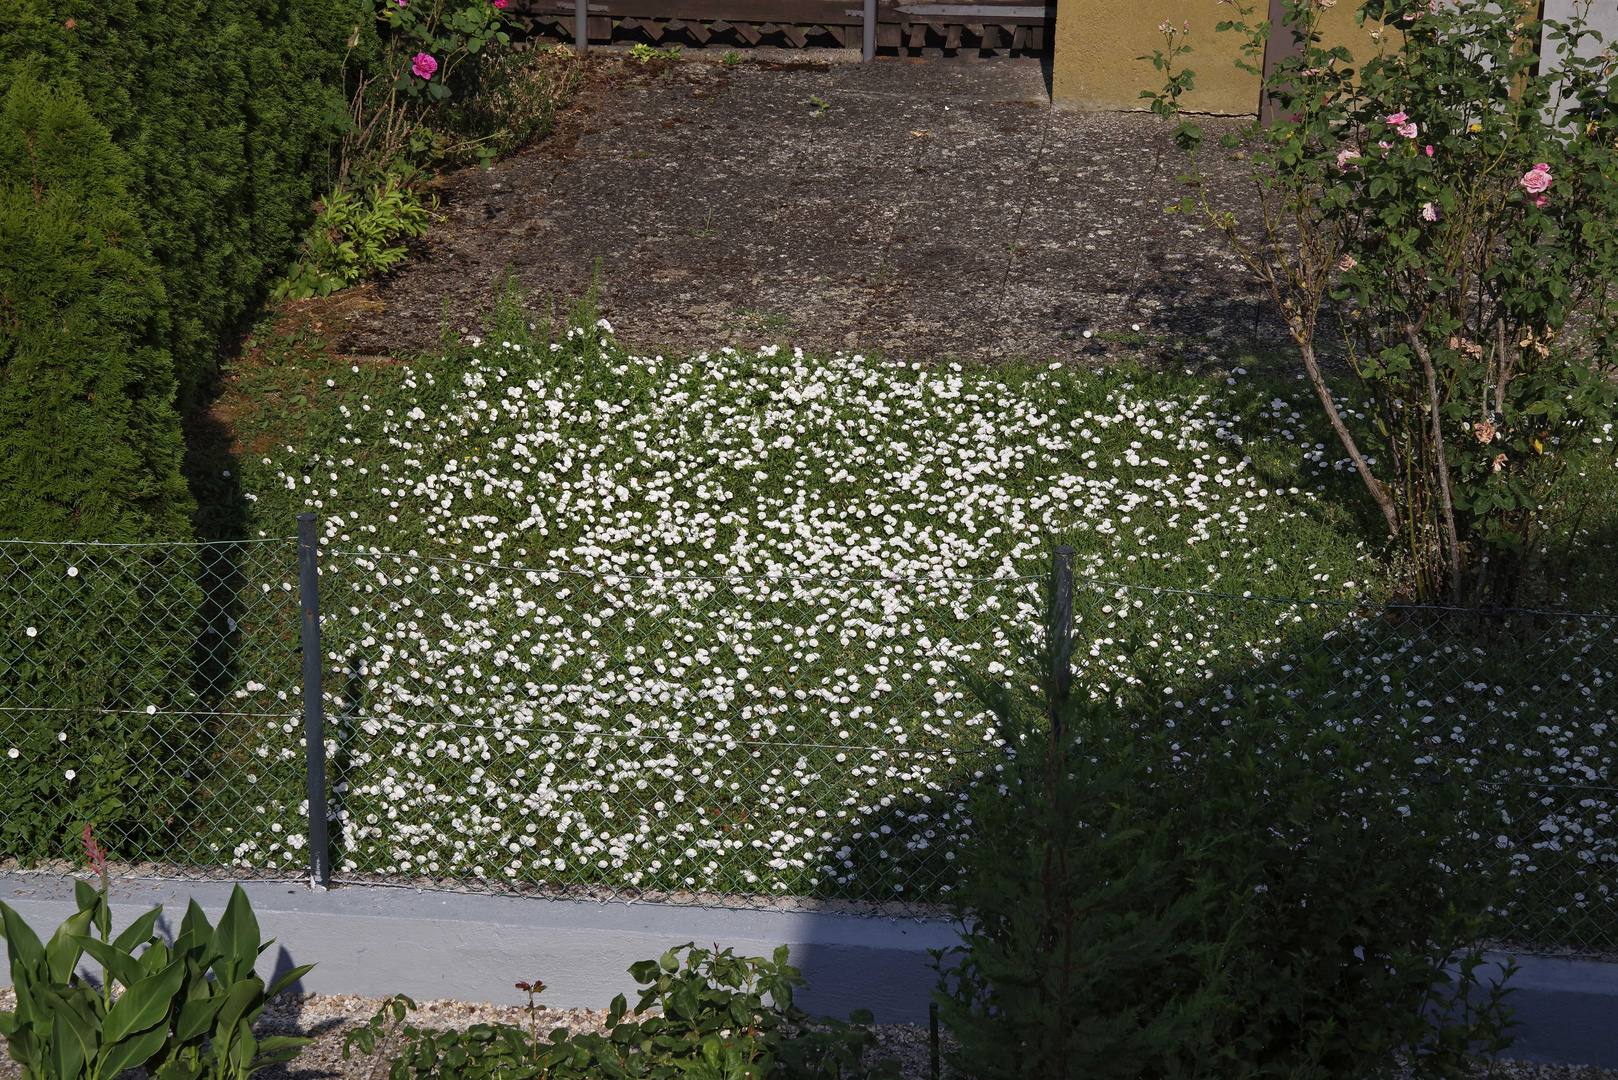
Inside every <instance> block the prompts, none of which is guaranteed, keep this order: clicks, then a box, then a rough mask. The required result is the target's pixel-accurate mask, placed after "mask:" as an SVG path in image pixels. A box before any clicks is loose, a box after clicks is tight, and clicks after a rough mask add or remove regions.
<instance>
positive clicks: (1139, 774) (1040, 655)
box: [937, 593, 1514, 1080]
mask: <svg viewBox="0 0 1618 1080" xmlns="http://www.w3.org/2000/svg"><path fill="white" fill-rule="evenodd" d="M1047 595H1048V596H1050V595H1051V594H1049V593H1048V594H1047ZM1056 607H1057V605H1055V604H1054V603H1051V602H1050V601H1049V600H1047V607H1046V610H1047V612H1051V611H1054V610H1056ZM1058 629H1059V625H1058V622H1057V620H1056V618H1055V617H1054V616H1052V615H1050V614H1047V617H1046V637H1045V639H1044V640H1043V641H1041V642H1037V643H1034V644H1032V645H1030V646H1028V647H1027V651H1026V652H1025V654H1024V657H1023V660H1022V662H1020V663H1014V667H1013V668H1012V670H1013V671H1014V672H1015V676H1014V678H1013V677H1010V676H1005V675H1002V676H1001V677H1000V678H999V679H984V678H979V677H975V676H971V675H970V674H969V673H965V672H963V673H962V674H963V677H964V678H965V679H966V681H967V682H968V684H969V685H970V687H971V689H972V692H973V693H974V695H975V696H977V698H978V700H979V701H981V702H982V704H983V705H984V706H985V707H986V708H988V709H989V710H991V711H992V712H993V714H994V716H995V720H996V724H997V725H998V726H999V728H1000V730H1001V731H1003V732H1004V733H1006V735H1007V736H1008V743H1009V750H1008V754H1007V758H1006V760H1004V761H1003V762H1001V763H999V764H997V765H996V766H994V771H993V774H992V776H991V777H990V778H989V780H988V782H986V783H984V784H983V785H981V786H980V787H979V789H978V791H977V793H976V795H975V797H974V799H973V803H972V818H973V821H974V823H975V825H976V829H977V835H976V836H975V838H974V839H973V840H972V841H971V843H970V844H969V845H968V847H967V849H966V850H965V851H964V852H963V855H962V860H961V861H962V864H963V871H964V873H963V880H962V883H961V886H960V888H959V889H958V890H956V891H955V892H954V893H952V896H951V904H952V905H953V906H954V907H955V908H956V910H957V912H958V914H959V915H960V917H961V919H962V923H963V942H964V945H963V948H962V949H961V950H959V951H957V952H956V953H953V954H949V955H947V956H940V958H939V964H940V969H941V975H942V976H943V978H942V980H941V985H940V989H939V992H938V994H937V997H938V1000H939V1004H940V1013H941V1015H942V1016H943V1018H944V1020H945V1022H946V1023H947V1024H948V1026H949V1028H950V1030H951V1031H952V1033H953V1034H954V1035H955V1037H956V1039H957V1040H958V1042H959V1044H960V1049H959V1050H958V1051H957V1052H956V1054H955V1064H956V1066H957V1067H958V1068H959V1069H960V1070H961V1071H962V1072H964V1073H966V1074H968V1075H972V1076H975V1077H981V1078H984V1080H988V1078H992V1077H1007V1078H1009V1077H1066V1076H1079V1075H1120V1076H1122V1075H1129V1076H1135V1075H1142V1074H1150V1075H1184V1076H1212V1075H1219V1076H1226V1075H1242V1076H1273V1077H1278V1078H1279V1077H1291V1078H1295V1080H1303V1078H1308V1077H1322V1078H1324V1077H1332V1076H1359V1075H1367V1074H1370V1073H1374V1072H1378V1071H1382V1070H1391V1069H1392V1067H1393V1066H1394V1060H1393V1054H1394V1052H1395V1051H1403V1052H1404V1053H1405V1054H1406V1056H1407V1062H1408V1064H1409V1066H1410V1067H1411V1068H1412V1069H1413V1070H1414V1071H1415V1072H1416V1073H1417V1074H1420V1075H1433V1076H1447V1077H1456V1076H1460V1075H1463V1074H1464V1073H1465V1072H1466V1071H1467V1070H1468V1069H1469V1068H1470V1067H1471V1066H1472V1065H1474V1064H1475V1063H1477V1062H1478V1060H1479V1059H1480V1058H1482V1059H1487V1058H1492V1057H1493V1056H1495V1055H1497V1054H1498V1053H1499V1052H1500V1051H1501V1050H1503V1049H1504V1048H1506V1047H1507V1046H1508V1045H1509V1043H1510V1041H1511V1040H1510V1038H1509V1036H1507V1035H1506V1030H1507V1028H1508V1027H1509V1024H1510V1009H1509V1007H1508V1006H1507V1005H1506V1004H1505V996H1506V994H1507V993H1508V991H1507V990H1506V989H1505V988H1504V983H1503V982H1501V983H1495V984H1492V985H1489V986H1484V985H1482V983H1481V980H1480V979H1479V978H1478V969H1479V968H1480V967H1481V966H1482V964H1483V959H1482V952H1481V947H1480V945H1479V942H1480V940H1481V938H1482V936H1483V933H1484V930H1485V928H1486V926H1487V922H1486V913H1487V911H1488V910H1489V909H1490V907H1491V905H1492V904H1493V903H1495V902H1496V901H1498V900H1499V898H1500V896H1501V895H1502V893H1501V892H1500V891H1498V890H1499V889H1500V887H1499V886H1493V887H1491V886H1488V885H1486V884H1485V882H1484V878H1483V875H1480V874H1477V873H1475V872H1474V870H1473V869H1472V867H1475V866H1476V865H1477V862H1476V860H1477V859H1479V858H1480V857H1481V855H1480V853H1479V851H1478V849H1477V848H1475V847H1473V846H1471V841H1470V840H1469V834H1471V833H1472V831H1473V830H1474V829H1475V828H1476V824H1477V823H1475V822H1474V821H1472V820H1470V819H1469V817H1468V812H1467V810H1466V807H1465V803H1464V798H1465V796H1464V793H1463V792H1462V791H1461V781H1460V777H1459V776H1458V775H1450V774H1449V772H1448V768H1449V767H1448V766H1447V765H1445V764H1444V763H1443V762H1442V761H1441V760H1439V759H1435V758H1434V757H1432V756H1430V755H1428V754H1424V753H1423V752H1422V749H1421V746H1422V743H1421V741H1420V740H1411V739H1404V738H1389V737H1388V736H1389V735H1391V734H1393V731H1392V729H1394V728H1396V727H1397V726H1398V725H1400V724H1404V723H1416V724H1419V723H1420V721H1419V719H1414V718H1412V719H1410V720H1401V719H1398V718H1394V719H1388V720H1378V721H1377V722H1374V723H1371V722H1368V723H1363V724H1346V723H1343V722H1341V720H1340V719H1338V720H1333V719H1330V718H1329V717H1328V715H1327V714H1326V713H1325V712H1324V711H1323V710H1322V711H1317V709H1318V708H1319V704H1320V703H1321V702H1323V701H1324V700H1326V699H1327V698H1328V697H1329V695H1328V694H1327V691H1328V690H1329V688H1330V685H1331V679H1330V673H1329V672H1328V671H1327V670H1325V669H1324V668H1322V669H1320V670H1318V671H1310V672H1308V673H1307V678H1306V679H1305V680H1304V682H1303V683H1302V685H1300V686H1298V687H1297V689H1296V692H1289V693H1284V694H1282V693H1273V692H1267V691H1265V690H1264V689H1263V688H1262V687H1260V686H1254V685H1252V684H1251V683H1246V684H1245V685H1243V686H1241V687H1239V689H1240V693H1235V692H1233V694H1232V696H1231V697H1230V698H1228V699H1227V698H1223V695H1217V696H1218V697H1219V698H1221V699H1222V700H1223V701H1224V702H1226V704H1221V705H1220V706H1219V707H1218V708H1205V707H1203V706H1201V705H1198V706H1197V707H1195V708H1192V707H1187V704H1188V703H1186V702H1185V701H1183V700H1181V701H1178V702H1176V701H1172V700H1169V699H1168V698H1169V696H1168V695H1164V694H1163V693H1162V687H1161V686H1159V685H1156V683H1155V680H1153V679H1151V678H1150V677H1149V676H1147V675H1145V673H1144V672H1143V673H1142V677H1140V678H1137V679H1134V680H1132V681H1131V682H1130V683H1129V684H1126V685H1127V686H1132V687H1133V689H1126V690H1122V691H1119V689H1118V688H1114V690H1113V691H1112V692H1109V693H1106V694H1102V693H1092V692H1091V690H1090V688H1086V687H1084V686H1077V687H1074V688H1073V689H1072V690H1071V691H1068V690H1066V689H1065V687H1064V686H1063V685H1061V682H1059V680H1058V679H1057V678H1056V676H1055V671H1056V670H1057V668H1056V664H1055V662H1054V660H1053V657H1054V656H1055V655H1057V653H1058V652H1059V651H1060V646H1059V644H1058V642H1059V640H1060V638H1061V637H1064V636H1065V635H1061V634H1058V632H1057V631H1058ZM1035 672H1039V673H1044V674H1041V675H1040V676H1039V677H1037V678H1035V677H1033V676H1034V673H1035ZM1008 678H1009V679H1011V682H1012V685H1010V686H1007V685H1004V682H1005V681H1006V680H1007V679H1008ZM1236 689H1238V688H1233V691H1234V690H1236ZM951 957H953V960H954V962H953V963H952V964H948V965H946V964H945V963H944V961H945V960H946V959H949V958H951ZM1512 970H1514V969H1510V968H1508V970H1507V971H1506V972H1505V978H1506V980H1509V978H1510V975H1511V973H1512Z"/></svg>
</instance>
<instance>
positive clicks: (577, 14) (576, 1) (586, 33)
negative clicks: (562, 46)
mask: <svg viewBox="0 0 1618 1080" xmlns="http://www.w3.org/2000/svg"><path fill="white" fill-rule="evenodd" d="M573 51H574V52H576V53H578V54H580V55H581V56H582V55H583V54H585V53H587V52H589V51H590V0H573Z"/></svg>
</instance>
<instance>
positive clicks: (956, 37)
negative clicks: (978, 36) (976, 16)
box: [944, 23, 961, 49]
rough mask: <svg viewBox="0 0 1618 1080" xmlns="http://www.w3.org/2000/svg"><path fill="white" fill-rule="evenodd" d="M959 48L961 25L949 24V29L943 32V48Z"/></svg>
mask: <svg viewBox="0 0 1618 1080" xmlns="http://www.w3.org/2000/svg"><path fill="white" fill-rule="evenodd" d="M960 47H961V24H960V23H950V26H949V29H948V30H946V31H945V32H944V48H946V49H959V48H960Z"/></svg>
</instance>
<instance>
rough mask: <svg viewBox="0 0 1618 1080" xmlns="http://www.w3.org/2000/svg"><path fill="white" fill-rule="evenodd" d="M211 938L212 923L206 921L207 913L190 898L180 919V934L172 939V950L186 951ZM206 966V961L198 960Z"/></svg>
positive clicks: (202, 944) (199, 945) (203, 943)
mask: <svg viewBox="0 0 1618 1080" xmlns="http://www.w3.org/2000/svg"><path fill="white" fill-rule="evenodd" d="M212 939H213V924H212V923H210V922H209V921H208V916H207V914H206V913H205V912H204V911H203V910H202V905H201V904H198V903H197V902H196V901H195V900H192V901H191V902H190V903H189V904H187V905H186V908H185V917H184V918H182V919H181V920H180V934H179V936H178V937H176V938H175V939H174V951H175V952H177V953H181V952H187V951H189V950H192V949H196V948H199V947H202V946H204V945H206V943H208V942H209V941H211V940H212ZM200 962H201V963H202V965H203V966H204V967H207V966H208V965H207V961H206V960H205V959H204V960H201V961H200Z"/></svg>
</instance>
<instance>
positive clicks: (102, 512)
mask: <svg viewBox="0 0 1618 1080" xmlns="http://www.w3.org/2000/svg"><path fill="white" fill-rule="evenodd" d="M368 9H369V4H368V0H236V2H234V3H230V4H221V3H212V2H206V0H94V2H91V0H0V542H3V541H8V540H12V539H14V538H15V539H16V540H18V541H24V542H27V541H63V540H70V541H93V542H112V543H121V544H138V543H140V542H148V541H157V542H165V541H183V540H188V539H190V538H191V536H192V532H193V529H192V522H191V516H190V515H191V511H192V508H193V504H192V499H191V495H190V493H189V491H188V489H187V486H186V481H185V479H184V477H183V476H182V474H181V459H182V455H183V450H184V447H183V440H182V436H181V428H180V415H181V413H182V412H183V411H184V410H185V409H187V408H189V407H192V406H193V405H195V404H197V403H198V402H200V400H201V399H202V397H203V394H204V392H205V391H206V388H207V385H208V383H209V381H210V379H211V377H212V375H213V373H214V371H215V365H216V362H217V358H218V357H219V355H220V353H221V350H222V348H223V347H225V346H227V345H228V344H229V342H230V340H231V338H232V337H233V336H234V334H235V333H236V331H237V329H238V328H239V327H240V325H241V324H242V322H243V321H244V319H245V318H246V317H247V316H248V315H249V314H250V312H251V311H252V310H253V308H254V307H255V305H256V304H257V303H258V301H259V300H260V299H261V297H262V296H263V295H264V292H265V290H266V287H267V284H268V281H269V279H270V278H271V277H272V276H273V275H274V273H275V272H276V271H277V270H278V269H280V268H281V267H282V266H284V265H285V264H286V263H287V262H288V261H289V259H290V256H291V254H292V252H293V251H294V249H295V247H296V245H297V242H298V240H299V239H300V237H301V235H302V232H303V229H304V228H305V226H306V225H307V223H308V221H309V219H310V217H311V216H312V207H313V202H314V199H315V197H316V195H317V194H318V193H319V191H320V190H321V188H322V187H323V186H324V185H325V182H326V179H327V174H328V171H329V170H328V162H327V155H328V152H329V149H330V148H331V146H332V145H333V142H334V136H335V135H336V134H337V133H338V125H339V124H341V123H342V122H343V118H344V116H345V113H346V109H345V99H344V97H343V85H342V78H343V68H344V63H345V55H346V58H347V60H348V61H350V62H354V63H363V62H365V60H366V57H367V55H371V56H374V54H375V45H376V37H375V31H374V29H373V27H372V23H373V20H372V18H371V17H370V14H369V10H368ZM356 30H358V31H359V33H358V34H356ZM351 35H355V36H354V38H353V39H354V40H356V41H358V42H360V43H361V44H360V47H359V48H358V49H356V50H354V52H353V53H348V52H347V50H348V42H349V41H350V40H351ZM0 549H3V551H0V556H3V557H0V599H4V600H6V603H5V605H3V606H0V620H3V621H4V623H5V624H6V625H0V753H3V754H5V757H4V758H0V854H3V855H12V856H16V857H19V858H22V859H24V860H31V859H38V858H43V857H48V856H54V855H61V854H65V853H70V852H71V851H72V850H73V842H74V841H73V838H74V836H75V835H76V833H77V832H78V830H79V829H80V828H82V826H83V825H84V824H85V823H86V822H91V823H93V824H95V825H96V827H97V831H98V832H99V833H102V834H104V835H106V836H107V837H108V838H109V839H111V840H112V841H113V842H114V845H115V850H116V851H117V852H118V854H119V855H120V856H121V857H126V858H132V857H136V856H138V855H140V854H142V853H146V852H150V851H168V850H171V849H172V848H173V845H174V844H175V843H176V842H177V841H176V839H175V838H176V837H177V836H180V835H183V834H184V832H185V830H186V829H188V828H190V827H191V824H192V817H193V808H191V807H190V805H189V799H190V798H191V796H192V794H193V793H194V792H196V791H197V790H199V789H200V788H201V787H203V786H205V785H206V783H207V782H208V781H207V779H206V774H207V769H206V761H205V756H206V755H205V754H204V748H205V747H206V746H207V745H208V743H209V742H210V741H213V740H217V739H218V738H219V737H220V734H221V733H220V732H219V731H217V730H214V726H216V725H215V722H214V721H213V720H211V719H210V718H209V715H210V707H211V705H212V704H213V703H214V699H215V698H216V697H217V696H218V693H219V687H218V686H217V685H215V684H216V683H217V682H218V680H217V679H215V678H213V676H211V675H210V674H209V672H211V671H213V670H214V669H216V668H221V667H222V666H228V664H229V663H230V657H229V655H228V651H229V650H228V642H226V641H225V640H224V639H223V638H221V637H220V636H219V635H220V634H221V633H222V632H221V631H218V630H217V628H211V627H209V626H204V625H203V624H202V621H201V620H200V617H199V615H198V613H199V612H203V611H205V610H206V609H209V607H210V605H212V606H213V607H222V605H225V604H226V603H227V601H228V599H229V597H228V596H225V595H221V596H215V595H213V592H214V590H216V589H217V588H219V587H220V586H219V584H218V583H219V582H221V581H225V580H227V579H228V577H229V575H228V574H223V573H220V572H217V571H210V572H209V573H206V574H203V573H200V572H199V571H198V569H197V566H196V565H193V564H196V563H197V560H198V559H199V558H200V556H199V555H198V553H197V551H196V549H192V548H174V547H168V548H166V549H165V547H162V546H159V547H138V546H137V547H128V548H102V547H90V546H87V547H84V548H82V549H74V550H76V551H77V554H73V555H72V556H71V558H72V560H73V562H74V565H73V566H72V567H71V569H72V570H73V573H72V574H69V573H68V569H70V568H68V567H65V566H63V565H59V564H61V563H62V560H63V559H65V558H68V557H69V554H68V553H69V549H68V548H65V547H54V546H46V545H32V544H29V543H18V544H11V545H6V544H3V543H0ZM204 561H206V560H204ZM205 594H206V595H205ZM210 632H211V633H212V634H213V636H211V637H210V636H209V635H210Z"/></svg>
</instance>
